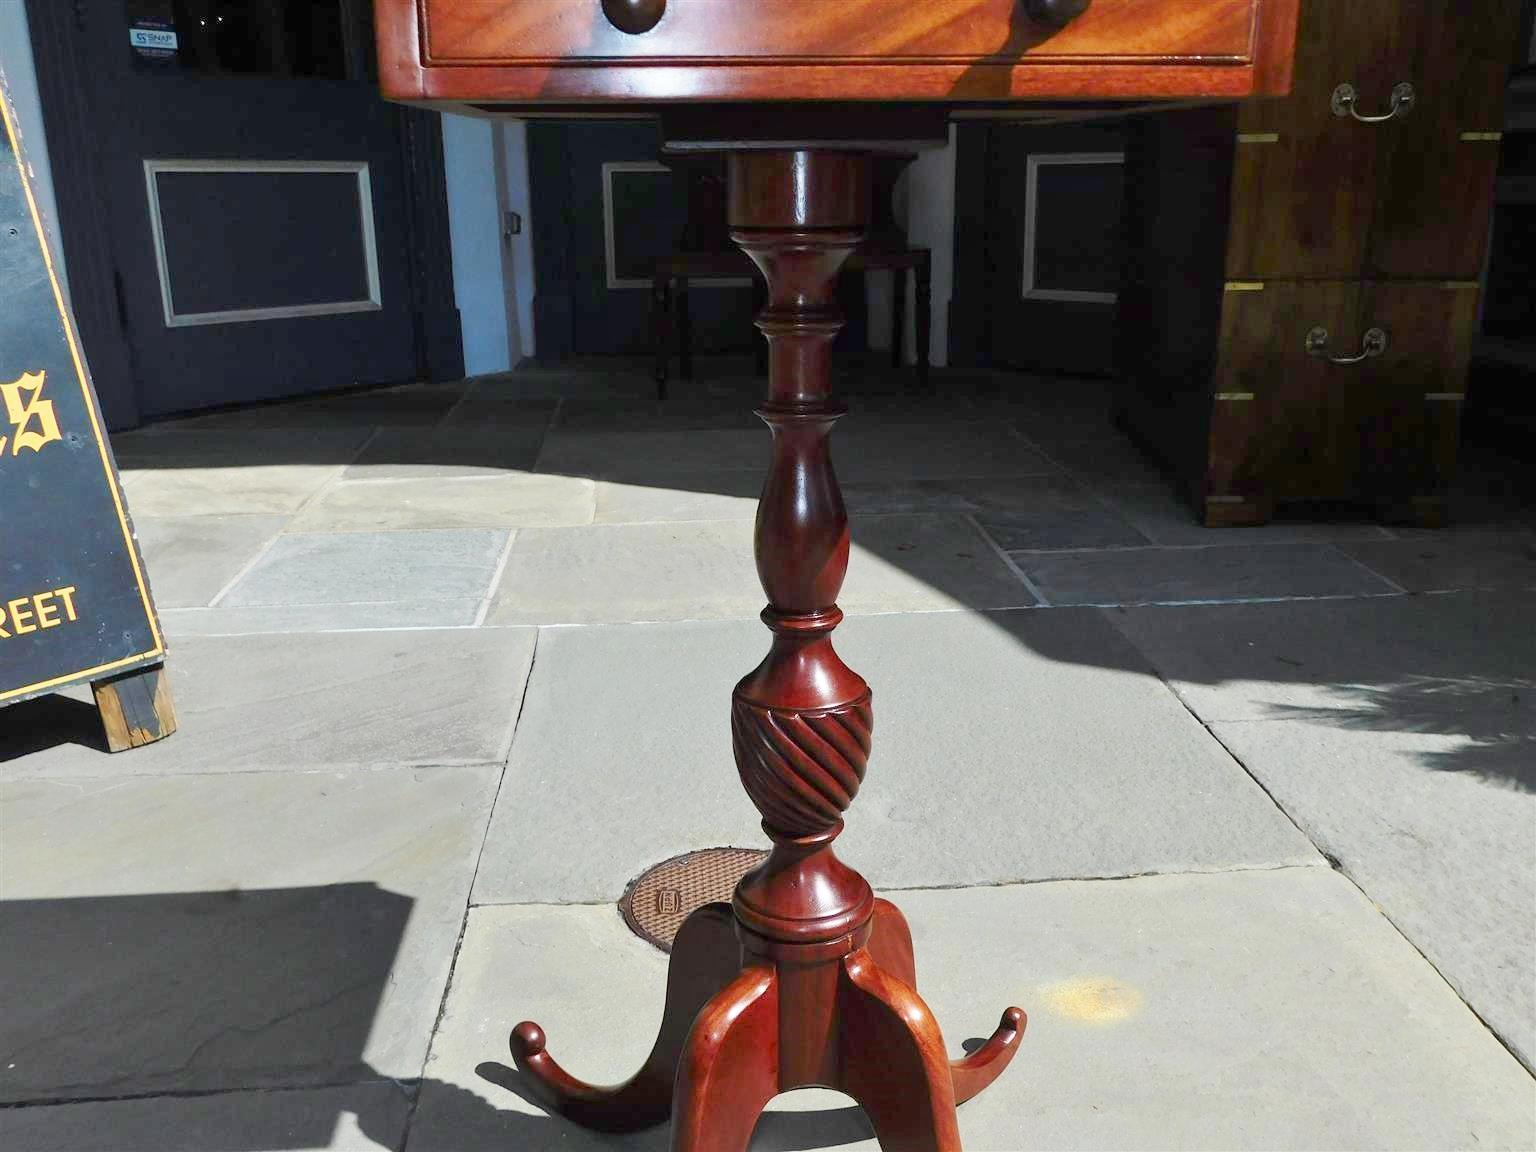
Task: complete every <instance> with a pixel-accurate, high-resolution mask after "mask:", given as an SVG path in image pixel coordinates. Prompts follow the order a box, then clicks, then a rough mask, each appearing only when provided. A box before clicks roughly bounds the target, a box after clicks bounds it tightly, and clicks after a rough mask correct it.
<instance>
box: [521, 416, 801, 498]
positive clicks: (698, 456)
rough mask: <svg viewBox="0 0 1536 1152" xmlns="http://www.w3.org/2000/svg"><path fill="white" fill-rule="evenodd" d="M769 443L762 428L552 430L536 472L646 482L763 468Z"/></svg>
mask: <svg viewBox="0 0 1536 1152" xmlns="http://www.w3.org/2000/svg"><path fill="white" fill-rule="evenodd" d="M771 454H772V441H771V439H770V437H769V435H768V430H767V429H766V428H704V429H678V428H666V429H648V428H643V429H640V430H637V431H622V430H617V429H615V430H603V431H592V430H585V429H577V430H567V429H563V428H560V427H556V428H554V429H552V430H551V431H550V433H549V435H548V436H546V437H545V439H544V449H543V451H542V452H541V453H540V454H539V466H538V467H539V471H540V472H554V473H559V474H561V475H564V476H589V477H592V478H594V479H598V480H620V481H623V482H625V483H629V484H647V483H649V482H650V478H651V477H652V476H659V477H667V476H675V475H677V474H678V473H680V472H719V471H735V470H740V471H748V472H751V471H755V472H757V473H758V475H759V477H761V476H762V475H763V474H764V473H766V472H767V469H768V461H769V459H770V457H771Z"/></svg>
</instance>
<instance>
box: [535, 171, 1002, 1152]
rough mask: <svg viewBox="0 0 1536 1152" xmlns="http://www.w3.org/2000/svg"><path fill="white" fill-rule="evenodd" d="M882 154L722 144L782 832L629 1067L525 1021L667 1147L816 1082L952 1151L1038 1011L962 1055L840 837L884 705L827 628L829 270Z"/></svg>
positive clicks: (741, 759) (767, 817)
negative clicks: (759, 380)
mask: <svg viewBox="0 0 1536 1152" xmlns="http://www.w3.org/2000/svg"><path fill="white" fill-rule="evenodd" d="M869 171H870V157H869V155H868V153H861V152H857V151H834V150H822V149H799V150H783V151H772V150H765V151H741V152H734V153H732V154H731V158H730V172H731V189H730V206H731V225H732V231H731V235H732V238H733V239H734V240H735V241H736V242H737V243H738V244H739V245H740V246H741V247H742V248H743V249H744V250H745V251H746V252H747V254H748V255H749V256H751V258H752V259H753V260H754V261H755V262H756V263H757V265H758V267H759V268H761V269H762V271H763V274H764V276H765V277H766V279H767V282H768V305H767V307H766V308H765V309H764V310H763V312H762V314H761V315H760V316H759V318H758V321H757V324H758V327H759V328H760V329H762V332H763V334H764V336H765V337H766V338H767V340H768V347H769V396H768V400H767V402H766V403H765V404H764V405H763V407H762V408H761V409H760V410H759V415H760V416H762V418H763V420H764V421H765V422H766V423H767V424H768V426H769V428H770V430H771V431H772V433H773V459H772V463H771V465H770V467H769V472H768V480H767V483H766V485H765V487H764V489H763V496H762V501H761V503H760V504H759V506H758V515H757V538H756V548H757V570H758V575H759V577H760V578H761V579H762V583H763V590H764V591H765V592H766V593H767V594H768V607H767V608H766V609H765V610H764V611H763V622H764V623H765V624H767V626H768V628H769V630H770V631H771V632H772V633H773V640H772V646H771V648H770V651H769V653H768V655H767V657H765V658H764V660H763V662H762V663H761V664H759V665H758V667H757V668H756V670H755V671H753V672H752V673H750V674H749V675H748V676H746V677H745V678H744V679H743V680H742V681H741V683H739V684H738V685H737V686H736V691H735V693H734V695H733V698H732V704H731V735H732V744H733V749H734V752H735V757H736V766H737V770H738V772H739V773H740V775H741V781H742V785H743V787H745V788H746V790H747V794H748V795H749V796H750V797H751V798H752V802H753V803H754V804H756V805H757V808H758V811H760V812H761V813H762V815H763V829H764V831H766V832H767V834H768V836H769V838H770V839H772V840H773V844H774V846H773V850H772V852H771V853H770V854H769V856H768V859H767V860H766V861H764V863H763V864H762V865H761V866H759V867H758V868H757V869H755V870H754V871H752V872H750V873H748V874H747V875H746V876H745V877H744V878H743V879H742V881H741V883H740V884H739V885H738V886H737V888H736V894H735V897H734V899H733V900H732V903H731V906H730V907H729V908H727V907H726V906H725V905H723V904H715V905H708V906H706V907H704V908H701V909H699V911H697V912H695V913H694V914H693V915H692V916H691V917H689V919H688V920H687V921H686V922H685V923H684V925H683V928H682V930H681V931H680V932H679V934H678V937H677V941H676V943H675V944H674V947H673V953H672V968H671V974H670V977H669V980H668V985H667V1007H666V1014H665V1018H664V1019H663V1022H662V1026H661V1033H660V1035H659V1036H658V1037H657V1040H656V1045H655V1048H654V1049H653V1050H652V1052H651V1056H650V1059H649V1060H647V1061H646V1064H645V1066H644V1068H642V1069H641V1071H640V1072H639V1073H638V1074H636V1076H635V1077H634V1078H633V1079H631V1080H629V1081H628V1082H626V1083H625V1084H622V1085H618V1086H616V1087H613V1088H594V1087H592V1086H590V1085H587V1084H584V1083H582V1082H581V1081H578V1080H576V1079H574V1078H573V1077H571V1076H569V1075H568V1074H567V1073H566V1072H565V1071H563V1070H562V1069H561V1068H560V1066H559V1065H558V1064H556V1063H555V1062H554V1060H553V1059H552V1058H551V1057H550V1056H549V1054H548V1053H547V1052H546V1051H545V1046H544V1034H543V1032H542V1031H541V1030H540V1029H539V1028H538V1026H537V1025H534V1024H531V1023H524V1024H520V1025H518V1027H517V1030H516V1031H515V1032H514V1033H513V1036H512V1054H513V1057H514V1059H515V1060H516V1062H517V1065H518V1067H519V1068H520V1069H522V1071H523V1072H524V1074H525V1075H526V1076H527V1077H528V1078H529V1079H530V1080H531V1081H532V1082H533V1084H534V1087H535V1092H536V1094H537V1095H538V1097H539V1099H540V1100H541V1101H542V1102H543V1103H544V1104H545V1105H546V1106H547V1107H548V1108H549V1109H550V1110H551V1111H553V1112H558V1113H561V1114H563V1115H566V1116H569V1117H571V1118H572V1119H573V1120H576V1121H578V1122H579V1123H583V1124H586V1125H589V1126H591V1127H594V1128H603V1129H606V1130H610V1131H621V1130H628V1129H632V1128H641V1127H646V1126H648V1125H651V1124H656V1123H659V1122H661V1121H662V1120H664V1119H665V1118H666V1117H667V1115H668V1114H669V1112H670V1115H671V1116H672V1122H673V1126H672V1147H673V1149H674V1152H746V1148H747V1145H748V1143H749V1142H750V1140H751V1137H752V1129H753V1127H754V1126H755V1125H756V1122H757V1117H758V1114H759V1113H760V1112H761V1111H762V1109H763V1107H764V1106H765V1105H766V1104H767V1103H768V1101H769V1100H771V1099H772V1098H773V1097H774V1096H775V1095H777V1094H778V1093H780V1092H786V1091H789V1090H791V1089H794V1088H803V1087H811V1086H821V1087H829V1088H835V1089H838V1090H840V1091H842V1092H846V1093H847V1094H848V1095H850V1096H852V1097H853V1098H854V1099H855V1100H856V1101H858V1103H859V1104H861V1105H862V1106H863V1108H864V1110H865V1112H866V1114H867V1115H868V1116H869V1118H870V1121H871V1122H872V1123H873V1124H874V1127H875V1131H876V1134H877V1135H878V1136H879V1138H880V1141H881V1143H882V1145H883V1146H884V1147H885V1148H886V1149H887V1152H959V1148H960V1134H959V1127H958V1122H957V1120H956V1115H955V1106H956V1104H958V1103H960V1102H962V1101H964V1100H967V1099H969V1098H970V1097H971V1096H974V1095H975V1094H976V1093H977V1092H980V1091H981V1090H982V1089H983V1088H985V1087H986V1086H987V1085H988V1084H990V1083H991V1082H992V1081H993V1080H995V1079H996V1078H997V1076H998V1075H999V1074H1000V1073H1001V1072H1002V1071H1003V1069H1004V1068H1005V1067H1006V1066H1007V1064H1008V1062H1009V1061H1010V1060H1011V1059H1012V1058H1013V1054H1014V1052H1015V1051H1016V1050H1017V1048H1018V1043H1019V1037H1020V1035H1021V1034H1022V1032H1023V1030H1024V1023H1025V1020H1024V1013H1023V1012H1021V1011H1020V1010H1019V1009H1017V1008H1009V1009H1008V1010H1007V1011H1006V1012H1005V1013H1004V1014H1003V1019H1002V1022H1001V1024H1000V1025H999V1026H998V1029H997V1031H996V1032H995V1033H994V1034H993V1036H992V1038H991V1039H990V1040H988V1041H987V1043H986V1044H985V1045H983V1046H982V1047H981V1048H980V1049H979V1050H977V1051H976V1052H975V1053H974V1054H972V1055H971V1056H968V1057H966V1058H964V1059H961V1060H956V1061H953V1062H951V1061H950V1060H949V1059H948V1058H947V1056H946V1055H945V1051H944V1042H943V1038H942V1037H941V1035H940V1033H939V1026H938V1023H937V1021H936V1020H935V1019H934V1017H933V1014H932V1012H930V1011H929V1010H928V1007H927V1005H926V1004H924V1003H923V1001H922V998H921V997H919V996H918V994H917V988H916V985H917V975H916V968H915V965H914V963H913V958H912V938H911V934H910V932H909V931H908V929H907V925H906V921H905V920H904V919H903V918H902V915H901V913H900V912H899V911H897V909H896V908H895V906H894V905H892V904H890V903H889V902H887V901H884V900H876V899H875V897H874V893H873V892H871V890H870V887H869V884H868V883H867V882H866V881H865V880H864V878H863V877H862V876H860V875H859V874H858V873H857V872H855V871H854V870H853V869H851V868H849V867H848V866H847V865H845V864H843V863H842V862H841V861H839V860H838V859H837V856H836V855H835V854H834V853H833V851H832V842H833V841H834V840H835V839H836V838H837V836H838V834H839V833H840V832H841V831H842V829H843V820H842V816H843V813H844V812H845V811H846V810H847V809H848V806H849V805H850V804H851V803H852V801H853V799H854V797H855V796H856V795H857V793H858V790H859V785H860V784H861V783H862V782H863V779H864V770H865V765H866V763H867V761H868V758H869V751H870V738H871V732H872V723H873V713H872V711H871V703H870V691H869V686H868V685H867V684H865V683H864V681H863V679H862V678H861V677H859V676H858V674H857V673H855V672H853V671H852V670H851V669H850V668H849V667H848V666H847V665H846V664H844V663H843V662H842V660H841V659H840V658H839V657H838V655H837V653H836V651H834V649H833V647H832V632H833V630H834V629H835V628H836V627H837V625H838V623H839V621H841V620H842V612H840V611H839V610H838V607H837V594H838V591H839V590H840V589H841V587H842V583H843V576H844V574H845V573H846V571H847V568H848V549H849V535H848V515H847V512H846V510H845V508H844V506H843V499H842V494H841V492H840V491H839V489H838V486H837V477H836V475H835V474H834V472H833V469H832V460H831V453H830V451H829V448H828V442H827V440H828V436H829V434H830V432H831V430H832V426H833V424H834V423H835V422H836V420H837V418H838V417H839V416H840V415H841V414H842V409H841V408H840V407H839V406H838V405H836V404H835V403H834V402H833V401H832V399H831V395H830V379H831V348H832V339H833V337H834V336H835V335H836V334H837V331H838V329H839V328H840V327H841V326H842V319H841V317H840V316H839V315H838V312H837V309H836V306H835V304H834V303H833V295H834V287H835V284H836V278H837V273H838V269H839V268H840V267H841V265H842V263H843V261H844V260H845V259H846V258H847V256H848V254H849V253H850V252H852V251H853V249H854V248H855V247H857V245H858V244H859V242H860V240H861V239H862V235H863V229H864V226H865V223H866V220H867V216H868V210H869Z"/></svg>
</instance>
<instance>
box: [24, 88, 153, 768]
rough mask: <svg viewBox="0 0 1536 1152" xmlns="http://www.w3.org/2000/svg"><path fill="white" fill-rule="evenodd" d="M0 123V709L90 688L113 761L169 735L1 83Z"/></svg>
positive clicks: (98, 427)
mask: <svg viewBox="0 0 1536 1152" xmlns="http://www.w3.org/2000/svg"><path fill="white" fill-rule="evenodd" d="M0 117H3V119H4V123H5V132H4V135H3V137H0V705H5V704H12V703H15V702H17V701H20V700H25V699H27V698H29V697H32V696H37V695H40V694H42V693H46V692H54V691H57V690H59V689H61V688H67V687H69V686H71V685H74V684H79V683H82V682H86V681H89V682H90V683H91V684H92V685H93V687H94V689H95V695H96V702H97V705H98V706H99V707H100V709H101V712H102V719H103V722H104V723H105V726H106V730H107V742H108V746H109V747H111V748H112V749H113V750H118V749H120V748H127V747H133V746H135V745H137V744H144V743H148V742H150V741H151V740H157V739H159V738H160V737H162V736H165V735H167V734H169V732H171V731H173V730H174V728H175V720H174V712H173V709H172V706H171V700H170V692H169V688H168V686H167V684H166V682H165V679H164V675H163V669H162V662H163V660H164V658H165V641H164V638H163V637H162V635H161V632H160V625H159V622H158V621H157V619H156V617H155V607H154V602H153V600H152V599H151V597H150V591H149V583H148V580H147V579H146V577H145V574H144V563H143V560H142V558H141V557H140V555H139V550H138V545H137V543H136V542H135V540H134V536H133V527H132V523H131V522H130V520H129V518H128V509H127V505H126V504H125V502H124V500H123V491H122V485H121V484H120V483H119V481H118V476H117V469H116V466H115V464H114V463H113V459H112V451H111V447H110V446H109V444H108V442H107V437H106V433H105V430H104V428H103V427H102V423H101V414H100V410H99V408H98V405H97V403H96V395H95V392H94V390H93V388H92V387H91V380H90V374H89V372H88V371H87V370H86V365H85V357H84V355H83V353H82V351H81V348H80V339H79V335H78V333H77V332H76V331H75V325H74V319H73V317H72V316H71V315H70V311H69V308H68V306H67V304H66V302H65V299H64V294H63V292H62V290H61V288H60V285H59V278H58V274H57V270H56V269H55V268H54V267H53V257H52V254H51V252H50V249H49V246H48V241H47V237H46V236H45V234H44V231H43V222H42V217H41V215H40V213H39V211H38V206H37V198H36V194H35V191H34V189H33V186H32V173H31V171H30V169H29V168H28V165H27V162H26V154H25V152H23V150H22V147H21V141H20V139H19V135H18V132H17V129H16V116H15V110H14V109H13V107H12V106H11V102H10V93H9V89H8V88H7V87H6V84H5V77H4V76H3V75H0ZM0 723H3V721H0Z"/></svg>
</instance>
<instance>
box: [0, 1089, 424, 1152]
mask: <svg viewBox="0 0 1536 1152" xmlns="http://www.w3.org/2000/svg"><path fill="white" fill-rule="evenodd" d="M410 1108H411V1098H410V1097H409V1096H407V1095H406V1093H405V1091H404V1090H403V1089H402V1088H401V1087H400V1085H398V1084H395V1083H393V1082H391V1081H374V1082H373V1083H370V1084H359V1085H355V1086H351V1087H347V1088H312V1089H297V1090H287V1091H277V1092H220V1093H215V1094H213V1095H209V1096H192V1097H185V1096H169V1097H167V1096H160V1097H148V1098H143V1099H137V1100H109V1101H101V1102H96V1103H90V1104H53V1105H48V1106H37V1107H31V1108H7V1109H3V1110H0V1144H4V1145H5V1146H6V1147H7V1148H11V1149H15V1150H16V1152H210V1150H211V1149H219V1150H221V1152H278V1150H281V1152H322V1150H324V1152H371V1150H374V1149H381V1150H385V1152H398V1149H400V1148H402V1147H404V1144H405V1128H406V1123H407V1121H408V1118H409V1116H410Z"/></svg>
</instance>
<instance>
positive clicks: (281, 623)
mask: <svg viewBox="0 0 1536 1152" xmlns="http://www.w3.org/2000/svg"><path fill="white" fill-rule="evenodd" d="M484 605H485V600H484V599H479V600H462V599H461V600H416V601H385V602H383V603H379V604H264V605H260V606H257V607H254V608H171V609H167V610H163V611H161V613H160V624H161V626H162V627H163V628H164V629H165V634H166V635H167V636H171V637H179V636H248V635H250V634H252V633H256V632H372V631H380V630H386V629H391V628H468V627H470V626H472V625H473V624H474V623H475V621H476V620H478V619H479V618H480V609H481V608H482V607H483V606H484Z"/></svg>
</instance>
